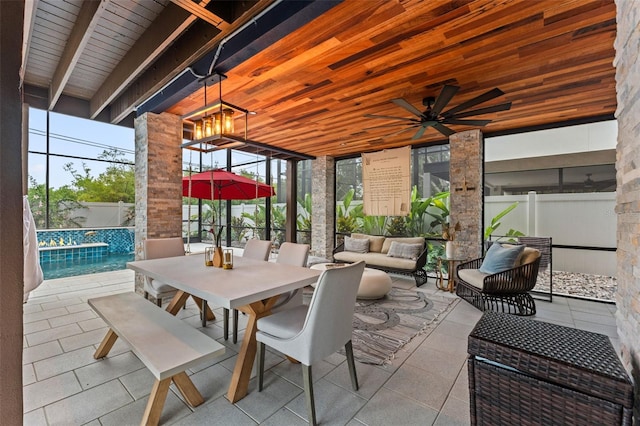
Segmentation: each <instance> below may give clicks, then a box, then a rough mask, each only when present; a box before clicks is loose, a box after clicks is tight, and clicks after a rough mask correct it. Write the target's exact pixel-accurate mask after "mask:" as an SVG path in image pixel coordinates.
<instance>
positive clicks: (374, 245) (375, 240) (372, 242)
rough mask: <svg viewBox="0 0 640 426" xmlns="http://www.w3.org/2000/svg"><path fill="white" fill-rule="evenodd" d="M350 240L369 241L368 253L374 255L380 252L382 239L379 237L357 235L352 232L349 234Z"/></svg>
mask: <svg viewBox="0 0 640 426" xmlns="http://www.w3.org/2000/svg"><path fill="white" fill-rule="evenodd" d="M351 238H367V239H368V240H369V251H372V252H374V253H380V252H381V251H382V244H383V243H384V237H383V236H381V235H368V234H358V233H356V232H354V233H353V234H351Z"/></svg>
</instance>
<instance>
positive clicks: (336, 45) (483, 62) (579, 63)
mask: <svg viewBox="0 0 640 426" xmlns="http://www.w3.org/2000/svg"><path fill="white" fill-rule="evenodd" d="M0 1H1V0H0ZM335 3H337V5H335V6H333V5H334V4H335ZM309 4H313V5H315V6H318V5H321V4H324V5H329V6H326V7H324V8H321V7H320V6H318V7H316V8H315V10H316V13H315V14H312V13H311V12H309V11H308V9H313V7H309V8H308V9H305V8H306V7H307V6H304V7H300V8H299V9H296V8H295V6H296V5H298V6H300V5H301V3H288V2H286V1H285V2H283V3H280V2H279V1H278V0H246V1H219V0H200V1H192V0H154V1H149V0H101V1H99V2H98V1H95V2H82V1H79V0H69V1H60V0H38V1H28V2H26V4H25V6H26V17H25V37H24V39H25V43H24V49H23V52H24V59H23V60H24V64H23V76H24V83H25V102H28V103H30V104H31V105H33V106H36V107H39V108H47V109H49V110H54V111H60V112H65V113H72V114H75V115H78V116H85V117H89V118H94V119H99V120H105V121H110V122H113V123H121V122H125V123H131V122H132V121H131V118H132V115H133V114H134V112H133V111H134V109H135V108H137V107H139V106H140V105H142V104H144V103H145V101H146V100H148V99H149V98H150V97H152V96H153V95H154V94H155V93H158V92H161V89H162V88H164V87H165V85H166V84H167V83H168V82H170V81H172V80H173V79H174V77H176V76H177V75H179V74H181V73H183V72H185V73H188V71H187V70H188V69H190V68H191V67H192V66H193V64H194V63H199V62H202V61H203V59H207V60H208V58H209V56H208V55H213V52H216V51H218V49H219V48H220V47H221V45H224V46H230V45H233V48H229V49H228V50H226V51H225V50H224V49H225V48H224V47H223V48H222V49H221V50H222V56H224V55H225V54H226V53H228V52H229V51H233V52H234V54H233V55H232V60H227V62H226V64H225V63H224V61H222V62H223V64H222V65H219V64H218V65H217V66H220V67H221V68H224V69H221V70H218V71H220V72H223V73H224V74H225V75H226V76H227V78H226V79H224V80H223V82H222V86H223V87H222V93H223V100H224V101H226V102H229V103H231V104H234V105H237V106H240V107H242V108H244V109H246V110H249V111H255V112H256V115H250V116H249V117H248V123H249V129H248V138H249V139H251V140H255V141H257V142H260V143H263V144H268V145H270V146H273V147H278V148H282V149H286V150H290V151H297V152H300V153H304V154H307V155H313V156H319V155H331V156H336V157H340V156H347V155H355V154H357V153H360V152H366V151H374V150H380V149H383V148H392V147H399V146H404V145H407V144H420V145H422V144H429V143H440V142H442V141H446V138H445V137H444V136H443V135H442V134H441V133H439V132H437V131H436V130H434V129H433V128H431V127H430V128H427V129H426V131H425V132H424V134H423V135H422V136H421V137H419V138H417V139H412V137H413V136H414V135H415V131H405V132H403V133H400V134H397V135H394V136H387V135H389V134H390V133H394V132H396V131H397V130H398V129H402V127H397V126H396V127H378V128H375V129H368V128H370V127H374V126H380V125H386V124H393V123H398V121H394V120H387V119H372V118H365V117H364V116H365V114H375V115H387V116H395V117H402V118H405V119H406V118H410V117H415V116H414V115H412V114H411V113H410V112H409V111H407V109H404V108H401V107H399V106H398V105H397V104H395V103H392V102H391V100H392V99H394V98H403V99H405V100H406V101H407V102H409V103H410V104H411V105H414V106H415V107H417V108H419V109H420V110H421V111H422V110H424V109H425V107H423V106H422V99H423V98H425V97H429V96H431V97H436V96H437V95H438V93H439V92H440V90H441V88H442V87H443V86H444V85H445V84H447V85H455V86H459V87H460V90H459V92H458V93H457V94H456V95H455V96H454V97H453V98H452V99H451V101H450V102H449V103H448V104H447V106H446V107H445V108H444V111H447V110H448V109H449V108H451V107H455V106H457V105H459V104H460V103H461V102H464V101H467V100H469V99H472V98H473V97H475V96H478V95H480V94H482V93H484V92H486V91H488V90H491V89H493V88H495V87H498V88H500V89H501V90H502V91H503V92H504V95H503V96H500V97H498V98H496V99H493V100H491V101H490V102H487V103H485V104H481V105H478V107H485V106H489V105H494V104H499V103H504V102H511V103H512V107H511V109H510V110H509V111H500V112H494V113H491V114H486V115H482V116H474V117H468V118H474V119H490V120H493V121H492V122H491V123H489V124H488V125H486V126H485V127H483V128H482V130H483V131H484V132H485V134H488V135H491V134H499V133H504V132H515V131H518V130H522V129H527V128H530V127H532V126H546V125H559V124H562V123H567V122H576V121H595V120H602V119H604V118H612V117H613V114H614V112H615V109H616V94H615V80H614V77H615V72H614V71H615V70H614V67H613V64H612V63H613V59H614V55H615V52H614V48H613V43H614V39H615V35H616V22H615V4H614V1H613V0H428V1H421V0H366V1H365V0H344V1H342V2H339V1H336V2H333V3H320V2H315V3H305V5H309ZM331 6H333V7H331ZM278 8H279V9H278ZM326 9H328V11H326V12H324V10H326ZM284 10H286V11H291V12H292V15H291V17H288V15H286V14H284V13H283V11H284ZM269 11H271V12H270V13H271V15H277V16H279V17H281V18H282V19H281V21H280V22H278V24H277V25H278V26H279V27H278V31H274V32H270V33H269V32H268V31H267V32H263V33H261V34H262V35H255V36H254V37H255V39H254V40H251V39H250V38H244V36H242V37H240V36H236V35H234V34H236V32H238V29H240V28H248V27H250V26H253V27H255V28H265V27H267V26H268V25H269V24H271V23H273V19H272V18H271V17H270V18H269V19H264V21H267V22H261V21H260V19H261V18H263V17H264V16H265V14H266V13H267V12H269ZM276 11H277V12H276ZM293 11H297V12H295V13H294V12H293ZM321 12H324V13H323V14H321V15H320V16H319V17H316V18H315V19H313V17H314V16H316V15H318V14H320V13H321ZM292 28H297V29H295V30H292ZM256 34H258V33H256ZM283 34H284V35H283ZM227 41H230V42H229V43H228V44H224V43H226V42H227ZM242 43H245V44H242ZM265 46H266V47H265ZM207 64H208V62H207ZM206 72H208V71H205V73H206ZM194 78H195V77H194ZM181 84H182V83H181ZM185 84H186V83H185ZM190 84H191V85H186V86H183V87H182V90H180V91H178V92H177V93H178V94H179V96H177V95H176V92H174V93H173V96H176V97H175V99H180V96H186V98H184V99H182V100H181V101H179V102H178V103H177V104H175V105H173V106H170V107H167V106H166V105H165V104H160V105H162V106H161V107H160V110H162V109H164V108H166V109H167V111H169V112H171V113H175V114H178V115H184V114H187V113H189V112H191V111H193V110H195V109H197V108H199V107H202V106H203V105H204V89H202V88H200V89H199V90H198V89H197V88H198V87H199V86H198V84H197V81H196V84H195V85H194V84H193V80H192V82H191V83H190ZM191 87H193V88H194V89H193V90H196V92H195V93H193V94H191V95H188V94H189V92H190V90H192V89H191ZM219 89H220V87H218V85H217V84H216V85H214V86H212V87H209V89H208V94H207V98H208V100H209V101H211V100H213V99H216V98H217V96H218V91H219ZM167 99H171V100H170V101H166V99H165V101H166V104H171V103H173V102H174V100H173V99H174V98H167ZM154 111H155V110H154ZM155 112H161V111H155ZM123 120H124V121H123ZM243 127H244V126H242V120H238V124H237V125H236V128H237V129H242V128H243ZM449 127H450V128H451V129H453V130H455V131H462V130H466V129H469V128H472V127H468V126H464V125H457V124H455V125H454V124H451V125H449ZM241 136H242V135H241Z"/></svg>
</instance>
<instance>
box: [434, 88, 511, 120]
mask: <svg viewBox="0 0 640 426" xmlns="http://www.w3.org/2000/svg"><path fill="white" fill-rule="evenodd" d="M502 95H504V92H503V91H502V90H500V89H498V88H497V87H496V88H495V89H492V90H489V91H488V92H485V93H483V94H482V95H480V96H476V97H475V98H473V99H469V100H468V101H466V102H463V103H461V104H460V105H458V106H457V107H453V108H451V109H450V110H448V111H445V112H444V113H443V114H442V116H443V117H451V116H452V115H453V114H455V113H457V112H458V111H463V110H465V109H467V108H471V107H473V106H476V105H478V104H481V103H484V102H487V101H490V100H491V99H494V98H497V97H498V96H502Z"/></svg>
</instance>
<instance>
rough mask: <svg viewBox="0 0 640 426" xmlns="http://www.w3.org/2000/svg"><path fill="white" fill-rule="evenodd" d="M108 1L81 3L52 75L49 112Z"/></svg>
mask: <svg viewBox="0 0 640 426" xmlns="http://www.w3.org/2000/svg"><path fill="white" fill-rule="evenodd" d="M109 1H111V0H101V1H99V2H98V1H85V2H82V5H81V6H80V12H79V13H78V18H77V19H76V22H75V24H74V25H73V29H72V30H71V34H70V35H69V39H68V40H67V43H66V45H65V46H64V51H63V52H62V57H61V58H60V62H59V63H58V66H57V68H56V71H55V72H54V73H53V79H52V81H51V85H50V86H49V108H48V109H49V110H52V109H53V108H54V107H55V105H56V102H58V98H60V95H61V94H62V91H63V90H64V86H66V84H67V81H68V80H69V77H71V73H72V72H73V69H74V68H75V66H76V64H77V63H78V59H80V55H82V52H83V51H84V48H85V46H86V45H87V43H88V42H89V39H91V36H92V35H93V32H94V30H95V28H96V25H98V20H99V19H100V17H101V16H102V14H103V13H104V11H105V10H106V8H107V5H108V3H109Z"/></svg>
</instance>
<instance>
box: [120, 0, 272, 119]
mask: <svg viewBox="0 0 640 426" xmlns="http://www.w3.org/2000/svg"><path fill="white" fill-rule="evenodd" d="M270 3H272V0H260V1H258V2H257V3H252V4H251V7H250V8H249V9H247V10H246V11H245V12H244V14H243V15H242V16H241V17H240V18H238V19H237V20H236V21H235V22H233V24H231V25H230V26H229V31H233V30H235V29H236V28H239V27H240V26H242V25H244V23H246V22H248V21H249V20H250V19H251V18H252V17H253V16H255V15H256V14H258V13H259V12H260V11H261V10H263V9H264V8H266V7H267V6H268V5H269V4H270ZM172 6H173V5H172ZM176 7H177V6H176ZM183 12H184V11H183ZM226 34H227V32H220V30H218V29H217V28H215V27H213V26H212V25H210V24H209V23H207V22H204V21H197V22H195V23H194V24H193V25H192V26H191V27H190V28H189V29H188V30H187V31H186V32H185V33H184V35H182V36H181V37H179V38H178V39H177V40H176V41H175V42H174V43H173V45H172V46H171V48H170V49H168V50H167V51H166V52H164V53H163V54H162V55H160V56H159V57H157V58H156V60H155V62H154V63H153V64H152V65H151V66H150V67H149V68H148V69H147V70H146V71H145V72H144V73H143V74H142V75H141V76H140V77H139V78H138V79H136V80H135V81H134V82H133V83H132V84H131V85H130V86H129V87H128V88H127V89H126V90H125V91H124V92H123V93H122V94H120V96H118V98H117V99H115V101H114V102H113V103H112V104H111V122H112V123H118V122H119V121H120V120H122V119H124V118H125V117H126V116H127V115H129V113H131V112H132V111H133V110H134V108H135V107H136V106H138V105H140V104H141V103H142V102H143V101H145V100H146V99H148V98H149V97H151V96H152V95H153V94H154V93H155V92H157V91H159V90H160V89H162V87H163V86H165V85H166V84H167V83H169V82H170V81H171V80H172V79H173V78H174V77H175V76H177V75H179V74H180V73H181V72H183V71H184V70H185V69H186V68H187V67H188V66H189V65H190V64H192V63H194V62H196V61H197V60H199V59H200V58H202V57H203V56H204V55H205V54H206V53H207V52H210V51H211V50H213V48H214V47H215V46H217V45H218V44H219V43H220V41H221V40H222V39H223V38H224V36H225V35H226Z"/></svg>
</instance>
